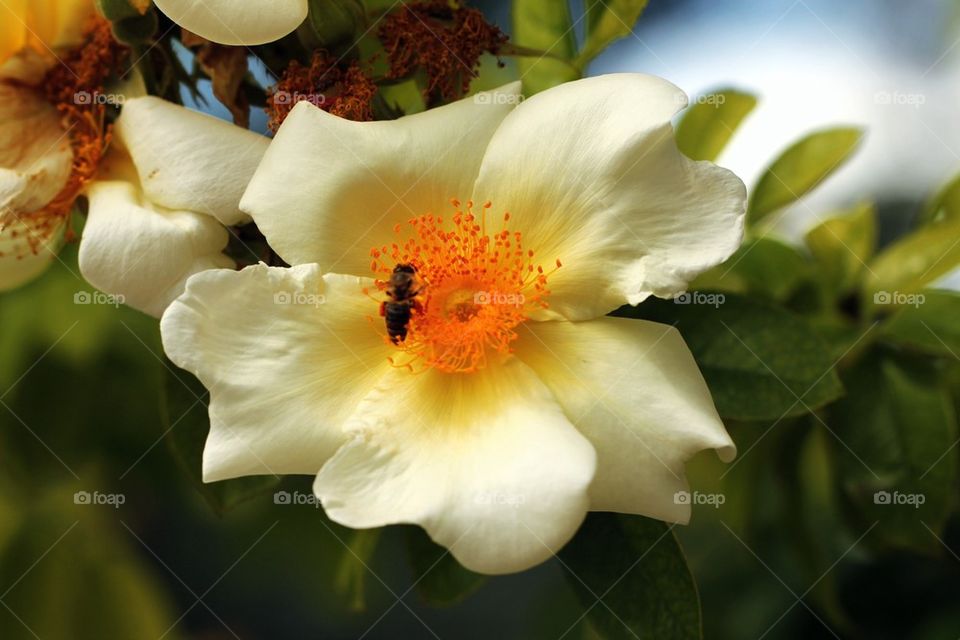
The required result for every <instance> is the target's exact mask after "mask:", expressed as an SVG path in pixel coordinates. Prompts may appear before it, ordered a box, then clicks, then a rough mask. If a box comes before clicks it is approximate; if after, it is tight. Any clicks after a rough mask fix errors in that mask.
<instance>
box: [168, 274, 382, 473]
mask: <svg viewBox="0 0 960 640" xmlns="http://www.w3.org/2000/svg"><path fill="white" fill-rule="evenodd" d="M364 286H372V281H369V280H363V279H361V278H355V277H350V276H341V275H332V274H327V275H322V274H321V273H320V270H319V268H318V267H317V265H302V266H298V267H293V268H292V269H281V268H276V267H267V266H266V265H262V264H261V265H257V266H253V267H247V268H246V269H244V270H243V271H223V270H220V271H206V272H204V273H201V274H198V275H196V276H194V277H193V278H191V279H190V280H189V282H188V283H187V290H186V293H184V295H183V296H181V297H180V298H179V299H178V300H177V301H176V302H174V303H173V304H172V305H171V306H170V308H169V309H168V310H167V312H166V313H165V314H164V316H163V319H162V320H161V323H160V329H161V333H162V335H163V346H164V349H165V351H166V352H167V355H168V356H169V357H170V359H171V360H173V362H175V363H176V364H177V365H178V366H179V367H182V368H184V369H186V370H187V371H190V372H191V373H193V374H194V375H196V376H197V377H198V378H199V379H200V381H201V382H203V384H204V385H205V386H206V387H207V389H209V390H210V399H211V400H210V422H211V426H210V434H209V436H208V438H207V445H206V448H205V449H204V452H203V475H204V480H206V481H207V482H213V481H215V480H224V479H227V478H234V477H238V476H244V475H255V474H314V473H316V472H317V471H318V470H319V469H320V467H321V466H322V465H323V463H324V462H326V460H327V459H328V458H329V457H330V456H331V455H333V453H334V452H335V451H336V449H337V447H339V446H340V445H341V444H342V443H343V442H344V441H345V437H344V435H343V433H342V430H341V425H342V423H343V422H344V420H345V419H346V418H347V417H348V416H349V415H350V414H351V413H352V411H353V410H354V408H355V407H356V405H357V404H358V402H359V401H360V399H361V398H363V397H364V396H365V395H366V394H367V393H368V392H369V390H370V389H371V388H372V387H373V384H374V381H375V380H377V379H378V378H380V377H381V376H383V374H384V373H385V371H387V370H389V369H391V368H392V367H391V366H390V364H389V363H388V362H387V360H386V356H387V355H388V353H389V351H388V350H387V348H386V347H385V345H384V343H383V340H382V339H381V338H380V336H379V335H378V334H377V333H376V331H375V330H374V329H373V328H372V327H371V326H370V323H369V322H368V321H367V320H366V318H365V316H366V315H367V314H368V313H369V312H370V309H371V304H372V303H371V301H370V299H369V298H368V297H366V296H365V295H363V293H362V288H363V287H364Z"/></svg>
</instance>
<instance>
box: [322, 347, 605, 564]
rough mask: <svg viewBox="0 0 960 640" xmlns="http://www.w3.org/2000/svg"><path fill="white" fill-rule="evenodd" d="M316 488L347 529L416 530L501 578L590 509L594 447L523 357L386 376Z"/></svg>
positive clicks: (540, 555) (539, 555) (545, 551)
mask: <svg viewBox="0 0 960 640" xmlns="http://www.w3.org/2000/svg"><path fill="white" fill-rule="evenodd" d="M348 428H349V429H350V430H352V431H353V432H354V433H355V436H354V439H353V440H352V441H351V442H350V443H349V444H346V445H345V446H344V447H343V448H342V449H340V451H338V452H337V454H336V455H335V456H334V457H333V458H332V459H331V460H330V461H329V462H328V463H327V464H326V465H325V466H324V467H323V469H322V470H321V471H320V474H319V475H318V476H317V480H316V483H315V484H314V491H315V492H316V494H317V496H318V497H319V498H320V499H321V501H322V502H323V506H324V508H325V509H326V511H327V514H328V515H329V516H330V517H331V518H332V519H333V520H335V521H337V522H339V523H341V524H344V525H346V526H350V527H356V528H368V527H379V526H382V525H387V524H394V523H416V524H419V525H421V526H423V528H424V529H426V530H427V532H428V533H429V534H430V536H431V537H432V538H433V539H434V540H435V541H436V542H438V543H439V544H442V545H444V546H446V547H447V548H448V549H450V551H451V553H452V554H453V555H454V556H455V557H456V558H457V560H459V561H460V563H461V564H463V565H464V566H465V567H467V568H468V569H471V570H473V571H478V572H481V573H508V572H513V571H520V570H523V569H526V568H528V567H531V566H533V565H535V564H537V563H539V562H542V561H543V560H545V559H547V558H549V557H550V556H551V555H553V554H554V553H555V552H556V551H557V550H559V548H560V547H561V546H563V545H564V544H565V543H566V542H567V541H568V540H569V539H570V538H571V537H572V536H573V534H574V532H575V531H576V529H577V527H578V526H579V525H580V522H581V521H582V520H583V517H584V516H585V515H586V509H587V506H588V500H587V493H586V492H587V487H588V485H589V483H590V479H591V478H592V477H593V473H594V465H595V454H594V451H593V448H592V447H591V446H590V444H589V443H588V442H587V441H586V440H585V439H584V438H583V437H582V436H581V435H580V434H579V433H577V430H576V429H575V428H574V427H573V425H571V424H570V422H569V421H568V420H567V419H566V417H565V416H564V415H563V412H562V410H561V409H560V407H559V406H558V405H557V403H556V400H554V399H553V397H552V396H551V394H550V392H549V391H548V390H547V388H546V387H544V385H543V384H542V383H541V382H540V381H539V380H537V377H536V376H535V375H534V374H533V372H532V371H531V370H530V369H529V368H528V367H526V366H525V365H524V364H523V363H521V362H519V361H517V360H516V359H512V360H511V361H510V362H509V363H508V364H505V365H503V366H499V367H495V368H492V369H486V370H484V372H483V373H477V374H473V375H471V376H451V375H448V374H443V373H439V372H436V371H429V372H427V373H424V374H422V375H418V376H412V375H409V374H407V373H406V372H404V371H400V372H395V373H394V374H393V375H391V376H388V378H387V379H386V380H384V381H383V383H382V384H380V385H378V386H377V388H376V389H375V390H374V391H373V392H372V393H371V394H370V395H369V396H368V397H367V398H366V399H365V400H364V401H363V402H362V403H361V405H360V407H359V408H358V409H357V412H356V413H355V414H354V416H353V417H352V418H351V419H350V421H349V422H348Z"/></svg>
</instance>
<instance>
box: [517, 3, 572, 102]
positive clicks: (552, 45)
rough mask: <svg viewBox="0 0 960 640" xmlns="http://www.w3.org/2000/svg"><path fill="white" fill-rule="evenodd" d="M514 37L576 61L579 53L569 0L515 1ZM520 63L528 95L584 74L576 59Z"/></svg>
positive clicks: (547, 51)
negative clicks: (567, 61)
mask: <svg viewBox="0 0 960 640" xmlns="http://www.w3.org/2000/svg"><path fill="white" fill-rule="evenodd" d="M513 40H514V42H515V43H516V44H518V45H522V46H524V47H529V48H533V49H539V50H542V51H544V52H546V53H549V54H551V56H557V57H560V58H563V59H564V60H571V61H572V60H573V57H574V56H575V55H576V53H577V39H576V35H575V33H574V30H573V20H572V19H571V17H570V7H569V6H568V4H567V0H514V2H513ZM517 65H518V66H519V68H520V75H521V77H522V78H523V90H524V94H526V95H528V96H529V95H533V94H535V93H539V92H540V91H544V90H545V89H549V88H551V87H555V86H557V85H558V84H562V83H564V82H569V81H570V80H577V79H578V78H580V76H581V73H580V72H579V71H577V69H576V67H574V66H573V64H572V62H571V63H569V64H568V63H565V62H562V61H561V60H556V59H554V58H553V57H542V58H528V57H525V58H518V59H517Z"/></svg>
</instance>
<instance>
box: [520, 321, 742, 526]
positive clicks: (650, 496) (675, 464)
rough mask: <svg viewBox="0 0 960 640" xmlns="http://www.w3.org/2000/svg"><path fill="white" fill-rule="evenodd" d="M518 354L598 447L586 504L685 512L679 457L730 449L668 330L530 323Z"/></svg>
mask: <svg viewBox="0 0 960 640" xmlns="http://www.w3.org/2000/svg"><path fill="white" fill-rule="evenodd" d="M517 357H519V358H520V359H521V360H522V361H523V362H525V363H527V364H528V365H529V366H530V367H531V368H532V369H533V370H534V371H536V372H537V375H538V376H539V377H540V379H541V380H543V381H544V383H545V384H546V385H547V387H549V388H550V390H551V391H552V392H553V394H554V396H556V397H557V398H558V399H559V401H560V404H562V405H563V409H564V411H565V412H566V414H567V416H568V417H569V418H570V420H572V421H573V423H574V424H575V425H576V426H577V428H578V429H580V432H581V433H583V434H584V435H585V436H586V437H587V438H588V439H589V440H590V442H591V443H593V446H594V447H595V448H596V450H597V475H596V477H595V478H594V481H593V484H592V485H591V486H590V509H591V510H593V511H617V512H621V513H634V514H639V515H644V516H648V517H651V518H657V519H659V520H665V521H668V522H684V523H685V522H686V521H687V520H688V519H689V518H690V505H689V503H688V502H683V501H677V500H675V499H674V494H675V493H676V492H677V491H686V489H687V482H686V479H685V477H684V462H686V461H687V460H689V459H690V458H691V457H692V456H693V455H694V454H696V453H697V452H698V451H701V450H703V449H716V450H717V453H718V454H719V456H720V458H721V459H722V460H724V461H725V462H726V461H730V460H732V459H733V457H734V456H735V455H736V448H735V447H734V444H733V442H732V441H731V440H730V436H729V435H727V432H726V430H725V429H724V426H723V423H722V422H721V421H720V417H719V416H718V415H717V412H716V409H714V406H713V400H712V399H711V397H710V391H709V390H708V389H707V385H706V383H705V382H704V381H703V376H702V375H701V374H700V371H699V369H697V365H696V363H695V362H694V360H693V356H692V355H691V354H690V351H689V350H688V349H687V346H686V344H685V343H684V342H683V338H681V337H680V334H679V332H677V330H676V329H674V328H673V327H670V326H667V325H662V324H657V323H654V322H646V321H643V320H626V319H623V318H601V319H597V320H591V321H588V322H563V321H561V322H531V323H527V324H526V325H524V328H523V333H521V337H520V339H519V340H518V341H517Z"/></svg>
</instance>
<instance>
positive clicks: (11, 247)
mask: <svg viewBox="0 0 960 640" xmlns="http://www.w3.org/2000/svg"><path fill="white" fill-rule="evenodd" d="M66 226H67V220H66V219H64V220H63V221H62V222H61V223H60V224H59V226H58V227H57V228H55V229H52V230H51V231H50V233H49V234H47V237H46V238H45V239H43V240H42V241H40V242H39V243H38V245H37V246H36V247H35V248H33V247H30V246H29V244H28V243H25V242H24V241H23V237H24V235H25V234H28V233H30V229H29V227H26V226H24V225H22V224H17V223H14V224H12V225H10V226H7V227H4V228H3V229H0V291H7V290H10V289H15V288H17V287H19V286H21V285H23V284H26V283H27V282H29V281H30V280H33V279H34V278H36V277H38V276H40V274H42V273H43V272H44V271H46V269H47V267H49V266H50V263H51V262H53V259H54V258H56V257H57V253H58V252H59V249H60V245H61V243H62V242H63V230H64V229H65V228H66ZM15 231H16V232H17V234H18V235H17V236H14V235H13V233H14V232H15Z"/></svg>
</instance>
